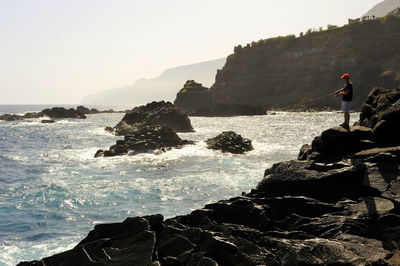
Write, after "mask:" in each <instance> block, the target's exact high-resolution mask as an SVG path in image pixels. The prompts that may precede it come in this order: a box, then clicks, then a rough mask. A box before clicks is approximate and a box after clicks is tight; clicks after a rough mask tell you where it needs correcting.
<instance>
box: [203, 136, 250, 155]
mask: <svg viewBox="0 0 400 266" xmlns="http://www.w3.org/2000/svg"><path fill="white" fill-rule="evenodd" d="M206 143H207V148H208V149H212V150H220V151H222V152H230V153H234V154H242V153H244V152H246V151H251V150H253V146H252V145H251V140H249V139H246V138H243V137H242V136H241V135H238V134H236V133H235V132H233V131H224V132H222V133H221V134H219V135H218V136H216V137H215V138H210V139H208V140H206Z"/></svg>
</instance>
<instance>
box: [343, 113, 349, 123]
mask: <svg viewBox="0 0 400 266" xmlns="http://www.w3.org/2000/svg"><path fill="white" fill-rule="evenodd" d="M344 123H345V124H347V125H348V126H349V125H350V113H344Z"/></svg>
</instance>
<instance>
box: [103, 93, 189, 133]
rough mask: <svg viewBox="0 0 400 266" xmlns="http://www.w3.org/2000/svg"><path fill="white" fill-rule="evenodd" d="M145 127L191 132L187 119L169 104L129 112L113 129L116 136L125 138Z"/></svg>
mask: <svg viewBox="0 0 400 266" xmlns="http://www.w3.org/2000/svg"><path fill="white" fill-rule="evenodd" d="M146 126H168V127H170V128H172V129H173V130H174V131H175V132H193V131H194V130H193V127H192V125H191V123H190V119H189V117H188V116H187V115H186V114H184V113H183V112H182V111H181V110H179V109H178V108H176V107H175V106H174V105H173V104H172V103H170V102H164V101H160V102H152V103H149V104H146V105H142V106H139V107H135V108H133V109H132V110H130V111H129V112H128V113H127V114H126V115H125V116H124V117H123V118H122V120H121V121H120V122H119V123H118V124H117V125H116V126H115V127H114V128H110V127H108V128H106V130H107V131H110V132H113V133H114V134H115V135H117V136H126V135H130V134H132V133H134V132H135V131H137V130H139V129H140V128H142V127H146Z"/></svg>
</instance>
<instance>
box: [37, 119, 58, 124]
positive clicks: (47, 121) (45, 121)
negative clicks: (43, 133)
mask: <svg viewBox="0 0 400 266" xmlns="http://www.w3.org/2000/svg"><path fill="white" fill-rule="evenodd" d="M40 122H42V123H43V124H51V123H55V122H56V121H54V120H51V119H43V120H41V121H40Z"/></svg>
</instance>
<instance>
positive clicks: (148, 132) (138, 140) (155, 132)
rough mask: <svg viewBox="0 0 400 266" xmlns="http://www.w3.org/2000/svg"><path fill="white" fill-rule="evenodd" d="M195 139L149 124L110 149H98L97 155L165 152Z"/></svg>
mask: <svg viewBox="0 0 400 266" xmlns="http://www.w3.org/2000/svg"><path fill="white" fill-rule="evenodd" d="M193 143H194V142H193V141H189V140H183V139H181V138H180V137H179V136H178V135H177V134H176V133H175V132H174V131H173V130H172V129H171V128H170V127H166V126H154V127H152V126H147V127H143V128H141V129H138V130H137V131H134V132H132V134H131V135H127V136H125V137H124V139H123V140H117V143H116V144H115V145H113V146H111V147H110V149H109V150H105V151H103V150H98V151H97V152H96V154H95V157H101V156H105V157H109V156H117V155H126V154H128V155H134V154H137V153H142V152H148V151H155V150H157V151H159V152H164V151H167V150H170V149H171V148H181V147H182V146H183V145H186V144H193Z"/></svg>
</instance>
